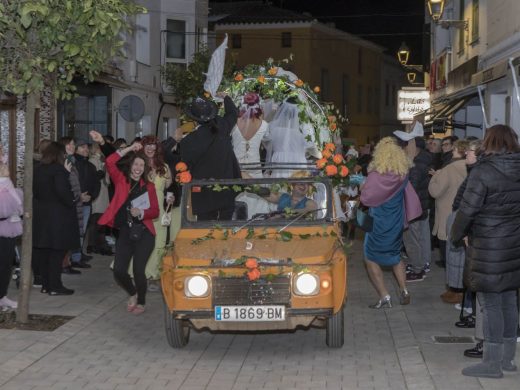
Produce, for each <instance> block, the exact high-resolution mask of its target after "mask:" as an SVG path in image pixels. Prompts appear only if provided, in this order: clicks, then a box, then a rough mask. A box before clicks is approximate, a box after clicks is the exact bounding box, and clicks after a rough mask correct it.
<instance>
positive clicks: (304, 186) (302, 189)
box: [265, 171, 318, 214]
mask: <svg viewBox="0 0 520 390" xmlns="http://www.w3.org/2000/svg"><path fill="white" fill-rule="evenodd" d="M309 176H310V175H309V173H308V172H305V171H297V172H295V173H294V174H293V175H292V176H291V178H302V177H309ZM312 189H313V187H312V185H311V184H310V183H293V184H292V185H291V186H290V192H289V193H285V192H284V193H281V192H277V193H274V192H271V193H270V194H269V196H267V197H266V198H265V199H266V200H267V201H269V202H271V203H276V204H277V211H281V212H283V211H286V210H287V209H289V210H290V211H291V212H292V213H297V214H302V213H306V212H308V211H313V210H317V209H318V205H317V204H316V202H315V201H314V200H312V199H311V198H310V197H309V195H310V194H311V193H312Z"/></svg>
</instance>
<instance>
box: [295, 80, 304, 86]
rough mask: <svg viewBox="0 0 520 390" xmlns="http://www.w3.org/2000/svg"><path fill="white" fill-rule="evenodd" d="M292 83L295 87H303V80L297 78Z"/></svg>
mask: <svg viewBox="0 0 520 390" xmlns="http://www.w3.org/2000/svg"><path fill="white" fill-rule="evenodd" d="M294 85H296V86H297V87H303V81H302V80H300V79H298V80H296V81H295V82H294Z"/></svg>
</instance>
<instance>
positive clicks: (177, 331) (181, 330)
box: [164, 304, 190, 348]
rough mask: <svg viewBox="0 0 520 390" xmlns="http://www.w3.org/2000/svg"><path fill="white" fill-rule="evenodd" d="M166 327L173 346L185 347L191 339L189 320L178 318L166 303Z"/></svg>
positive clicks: (167, 336) (169, 341) (167, 335)
mask: <svg viewBox="0 0 520 390" xmlns="http://www.w3.org/2000/svg"><path fill="white" fill-rule="evenodd" d="M164 328H165V330H166V338H167V339H168V344H170V346H171V347H172V348H183V347H185V346H186V345H187V344H188V341H189V340H190V327H189V324H188V321H187V320H178V319H176V318H175V317H174V315H173V314H172V313H171V312H170V310H169V309H168V306H166V304H165V305H164Z"/></svg>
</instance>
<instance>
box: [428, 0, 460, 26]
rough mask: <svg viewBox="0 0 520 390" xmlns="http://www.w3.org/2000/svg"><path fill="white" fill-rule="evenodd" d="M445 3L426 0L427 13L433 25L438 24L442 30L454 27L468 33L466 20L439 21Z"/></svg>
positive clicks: (437, 0) (438, 0)
mask: <svg viewBox="0 0 520 390" xmlns="http://www.w3.org/2000/svg"><path fill="white" fill-rule="evenodd" d="M445 3H446V0H428V12H429V13H430V17H431V18H432V20H433V21H434V22H435V24H439V25H440V26H441V27H442V28H450V27H455V28H463V29H464V30H466V31H468V29H469V23H468V21H467V20H447V19H444V20H441V18H442V14H443V13H444V5H445Z"/></svg>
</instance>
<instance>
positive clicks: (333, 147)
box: [323, 142, 336, 152]
mask: <svg viewBox="0 0 520 390" xmlns="http://www.w3.org/2000/svg"><path fill="white" fill-rule="evenodd" d="M323 149H325V150H329V151H330V152H333V151H335V150H336V145H334V144H333V143H332V142H329V143H327V144H325V146H324V147H323Z"/></svg>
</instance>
